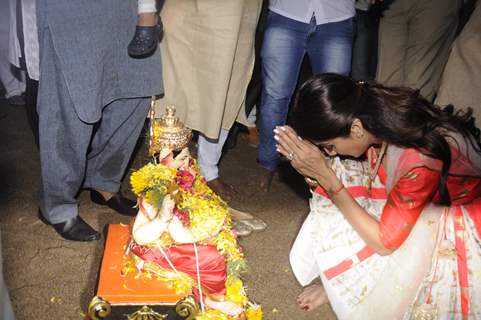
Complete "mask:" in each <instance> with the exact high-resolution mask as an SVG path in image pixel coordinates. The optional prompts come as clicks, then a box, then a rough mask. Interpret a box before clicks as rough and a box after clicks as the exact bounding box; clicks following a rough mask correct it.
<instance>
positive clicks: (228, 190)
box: [207, 178, 236, 200]
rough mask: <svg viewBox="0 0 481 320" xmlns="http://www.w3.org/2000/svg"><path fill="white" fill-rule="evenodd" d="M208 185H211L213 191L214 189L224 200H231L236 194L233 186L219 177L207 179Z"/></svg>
mask: <svg viewBox="0 0 481 320" xmlns="http://www.w3.org/2000/svg"><path fill="white" fill-rule="evenodd" d="M207 185H208V186H209V188H211V189H212V191H214V192H215V193H216V194H217V195H218V196H219V197H221V198H222V199H224V200H231V199H232V198H233V197H234V196H235V194H236V192H235V190H234V187H233V186H231V185H230V184H228V183H225V182H224V181H222V180H220V179H219V178H216V179H214V180H211V181H207Z"/></svg>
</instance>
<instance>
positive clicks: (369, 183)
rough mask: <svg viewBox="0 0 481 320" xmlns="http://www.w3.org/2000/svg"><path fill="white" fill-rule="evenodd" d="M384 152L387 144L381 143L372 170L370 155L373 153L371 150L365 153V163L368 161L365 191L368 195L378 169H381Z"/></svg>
mask: <svg viewBox="0 0 481 320" xmlns="http://www.w3.org/2000/svg"><path fill="white" fill-rule="evenodd" d="M386 150H387V142H385V141H384V142H383V143H382V144H381V150H380V151H379V155H378V156H377V159H376V160H375V164H374V169H373V168H372V160H373V159H372V156H373V155H372V154H373V152H375V151H374V150H372V151H371V152H368V153H367V161H368V177H367V190H368V192H369V193H371V187H372V183H373V181H374V179H375V178H376V175H377V173H378V171H379V168H380V167H381V163H382V159H383V158H384V156H385V155H386Z"/></svg>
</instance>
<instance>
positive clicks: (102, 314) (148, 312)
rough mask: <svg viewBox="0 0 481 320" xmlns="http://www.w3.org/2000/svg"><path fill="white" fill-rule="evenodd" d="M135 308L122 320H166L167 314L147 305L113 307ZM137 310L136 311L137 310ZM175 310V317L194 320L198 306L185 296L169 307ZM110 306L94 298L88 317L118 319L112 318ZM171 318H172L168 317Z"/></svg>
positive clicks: (96, 297) (91, 318)
mask: <svg viewBox="0 0 481 320" xmlns="http://www.w3.org/2000/svg"><path fill="white" fill-rule="evenodd" d="M125 307H129V308H135V309H136V310H134V311H133V312H132V313H130V314H129V313H125V312H124V313H123V314H124V315H125V316H124V317H123V318H122V319H126V320H168V319H169V314H168V313H164V312H160V311H158V310H154V307H153V306H149V305H138V306H133V305H126V306H115V308H125ZM168 307H169V306H163V308H168ZM137 308H138V309H137ZM170 308H172V309H173V310H175V313H176V315H177V316H176V317H175V318H177V319H178V318H179V317H180V318H182V319H185V320H194V319H195V317H196V315H197V314H198V313H199V305H198V304H197V301H196V300H195V299H194V297H193V296H190V295H189V296H186V297H185V298H183V299H181V300H179V301H178V302H177V303H176V304H175V305H173V306H170ZM112 310H113V309H112V306H111V305H110V303H109V302H107V301H105V300H104V299H102V298H101V297H98V296H95V297H94V298H93V299H92V301H91V302H90V305H89V309H88V317H89V319H90V320H103V319H119V318H117V317H116V318H112V317H111V316H112V314H111V312H112ZM170 318H172V316H170Z"/></svg>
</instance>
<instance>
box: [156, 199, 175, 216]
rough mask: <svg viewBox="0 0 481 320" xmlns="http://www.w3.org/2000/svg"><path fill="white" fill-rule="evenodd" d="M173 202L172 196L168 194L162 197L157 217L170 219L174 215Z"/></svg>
mask: <svg viewBox="0 0 481 320" xmlns="http://www.w3.org/2000/svg"><path fill="white" fill-rule="evenodd" d="M174 207H175V202H174V200H173V199H172V197H171V196H170V195H169V194H168V195H166V196H165V197H164V200H163V201H162V207H161V208H160V213H159V219H160V220H162V221H164V222H168V221H170V220H171V219H172V217H173V215H174V213H173V212H174Z"/></svg>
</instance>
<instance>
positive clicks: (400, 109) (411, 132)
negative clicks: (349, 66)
mask: <svg viewBox="0 0 481 320" xmlns="http://www.w3.org/2000/svg"><path fill="white" fill-rule="evenodd" d="M293 115H294V126H295V127H296V130H297V132H298V134H299V135H300V136H302V137H304V138H307V139H310V140H314V141H326V140H330V139H334V138H337V137H346V136H348V135H349V134H350V130H351V125H352V122H353V120H354V119H356V118H357V119H360V120H361V122H362V124H363V126H364V128H365V129H366V130H367V131H368V132H370V133H371V134H373V135H374V136H375V137H377V138H379V139H381V140H383V141H386V142H387V143H389V144H394V145H397V146H400V147H405V148H416V149H418V150H419V151H420V152H422V153H424V154H426V155H427V156H430V157H432V158H434V159H438V160H441V161H442V164H443V165H442V170H441V179H440V181H439V194H440V197H441V204H444V205H449V204H450V197H449V192H448V190H447V187H446V179H447V176H448V171H449V168H450V166H451V150H450V147H449V144H448V142H447V140H446V135H448V134H449V132H459V133H460V134H462V135H463V136H464V137H469V138H470V139H469V141H470V142H471V143H472V144H473V146H474V148H475V149H476V150H477V151H478V152H481V146H480V145H479V137H480V131H479V129H477V128H476V127H475V126H474V118H473V117H472V110H471V109H468V110H467V111H464V112H462V111H457V112H454V108H453V107H452V106H448V107H446V108H444V109H441V108H439V107H438V106H435V105H433V104H432V103H430V102H428V101H427V100H426V99H424V98H423V97H422V96H421V95H420V94H419V91H418V90H413V89H409V88H401V87H385V86H382V85H380V84H367V83H362V84H360V83H356V82H355V81H354V80H352V79H351V78H349V77H346V76H342V75H338V74H330V73H326V74H322V75H317V76H314V77H312V78H311V79H309V80H307V81H306V82H305V83H304V84H303V85H302V86H301V88H300V89H299V91H298V93H297V96H296V99H295V107H294V114H293ZM471 137H473V138H474V139H471ZM473 140H474V141H475V142H474V141H473ZM476 142H477V143H478V144H477V143H476Z"/></svg>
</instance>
